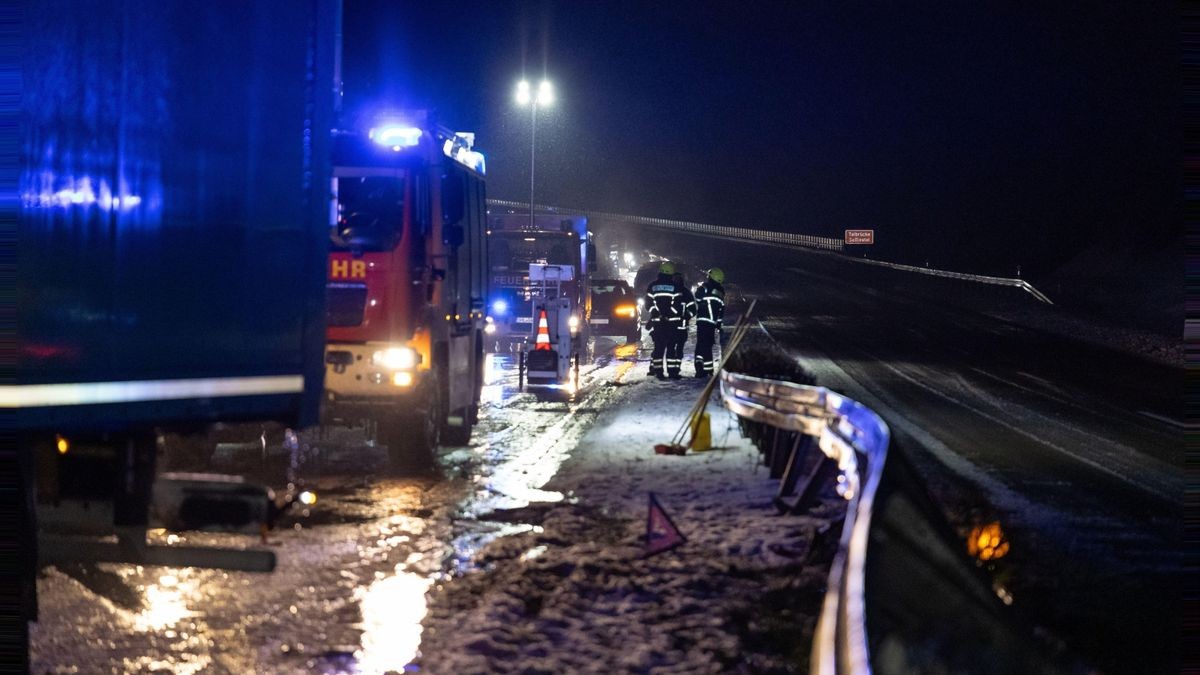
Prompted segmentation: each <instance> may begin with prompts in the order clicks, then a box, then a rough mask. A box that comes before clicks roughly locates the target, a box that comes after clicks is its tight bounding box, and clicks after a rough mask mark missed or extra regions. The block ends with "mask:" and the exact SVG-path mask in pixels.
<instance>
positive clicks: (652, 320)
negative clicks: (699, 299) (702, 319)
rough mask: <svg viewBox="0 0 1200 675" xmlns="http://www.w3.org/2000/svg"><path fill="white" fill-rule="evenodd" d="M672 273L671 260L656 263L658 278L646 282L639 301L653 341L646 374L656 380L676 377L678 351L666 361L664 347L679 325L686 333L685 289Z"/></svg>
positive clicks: (678, 364) (680, 360)
mask: <svg viewBox="0 0 1200 675" xmlns="http://www.w3.org/2000/svg"><path fill="white" fill-rule="evenodd" d="M674 275H675V265H674V264H673V263H671V262H669V261H665V262H663V263H662V264H661V265H659V267H658V277H657V278H656V279H655V280H654V281H651V282H650V285H649V286H648V287H647V288H646V295H645V297H644V298H643V300H642V306H643V307H645V308H646V328H647V329H648V330H649V331H650V339H651V340H652V341H653V342H654V351H652V352H650V374H651V375H653V376H655V377H657V378H659V379H660V380H661V379H663V378H664V377H665V376H666V375H670V376H671V377H679V367H680V365H681V364H682V362H683V356H682V353H680V355H679V356H677V357H676V358H675V359H674V360H670V358H671V357H670V355H669V354H668V353H667V350H668V348H669V347H670V346H671V344H672V343H673V341H674V340H675V339H676V337H677V335H678V332H679V327H680V326H684V328H683V330H684V335H687V328H686V322H685V318H686V311H687V307H686V305H685V301H684V297H685V293H687V288H685V287H684V285H683V284H681V283H679V282H677V281H676V280H675V278H674ZM664 362H665V366H666V369H665V373H664V367H663V366H664Z"/></svg>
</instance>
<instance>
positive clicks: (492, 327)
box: [483, 316, 496, 335]
mask: <svg viewBox="0 0 1200 675" xmlns="http://www.w3.org/2000/svg"><path fill="white" fill-rule="evenodd" d="M483 332H484V333H487V334H488V335H491V334H492V333H495V332H496V320H495V319H493V318H492V317H490V316H489V317H487V318H486V319H484V324H483Z"/></svg>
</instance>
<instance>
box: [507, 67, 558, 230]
mask: <svg viewBox="0 0 1200 675" xmlns="http://www.w3.org/2000/svg"><path fill="white" fill-rule="evenodd" d="M516 98H517V105H522V106H524V105H527V106H529V229H531V230H532V229H533V168H534V159H535V157H536V156H537V111H538V107H543V108H544V107H547V106H550V105H552V104H553V103H554V88H553V87H552V86H551V85H550V81H549V80H542V82H541V84H539V85H538V88H537V93H534V91H533V89H532V88H531V87H530V86H529V81H528V80H521V81H520V82H518V83H517V96H516Z"/></svg>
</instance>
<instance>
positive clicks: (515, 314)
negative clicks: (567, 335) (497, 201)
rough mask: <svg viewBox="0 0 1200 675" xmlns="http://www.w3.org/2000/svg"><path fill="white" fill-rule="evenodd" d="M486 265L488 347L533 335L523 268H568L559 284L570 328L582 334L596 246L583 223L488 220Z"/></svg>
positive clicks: (555, 218)
mask: <svg viewBox="0 0 1200 675" xmlns="http://www.w3.org/2000/svg"><path fill="white" fill-rule="evenodd" d="M488 260H489V263H490V265H491V268H490V269H491V284H490V285H491V295H490V296H489V298H490V302H489V305H488V311H489V313H490V318H491V323H490V324H489V326H488V332H489V334H490V336H491V338H492V339H491V344H493V345H495V346H497V347H504V346H514V345H515V344H516V343H521V342H524V341H525V340H526V339H527V338H530V337H531V336H532V334H533V329H534V322H535V317H534V315H533V314H534V312H533V306H534V305H533V302H532V291H533V287H532V286H531V284H530V280H529V265H530V264H531V263H533V264H545V265H550V266H570V268H571V270H572V273H571V275H570V277H571V278H570V279H569V280H567V281H563V282H562V284H561V287H562V293H563V294H564V296H565V297H567V298H569V299H570V300H571V306H572V308H573V310H574V311H575V312H576V313H577V317H576V322H577V323H578V324H579V325H580V326H582V327H583V330H584V331H586V328H587V325H588V319H589V312H590V311H591V290H590V286H589V285H588V275H589V274H590V273H592V272H595V271H596V262H597V261H596V246H595V243H594V242H593V241H592V234H591V233H590V232H588V228H587V218H585V217H583V216H569V215H559V214H546V215H537V216H535V217H534V218H533V220H532V222H531V221H530V218H529V215H528V214H524V215H522V214H492V215H491V216H490V217H489V218H488Z"/></svg>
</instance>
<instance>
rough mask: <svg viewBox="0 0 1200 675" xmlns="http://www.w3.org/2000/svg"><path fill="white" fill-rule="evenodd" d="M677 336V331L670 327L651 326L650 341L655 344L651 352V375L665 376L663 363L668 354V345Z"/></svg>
mask: <svg viewBox="0 0 1200 675" xmlns="http://www.w3.org/2000/svg"><path fill="white" fill-rule="evenodd" d="M674 335H675V329H674V328H672V327H670V326H651V327H650V340H651V341H652V342H653V343H654V350H653V351H651V352H650V374H651V375H662V374H663V361H664V359H665V357H666V353H667V345H668V343H670V338H671V337H672V336H674Z"/></svg>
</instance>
